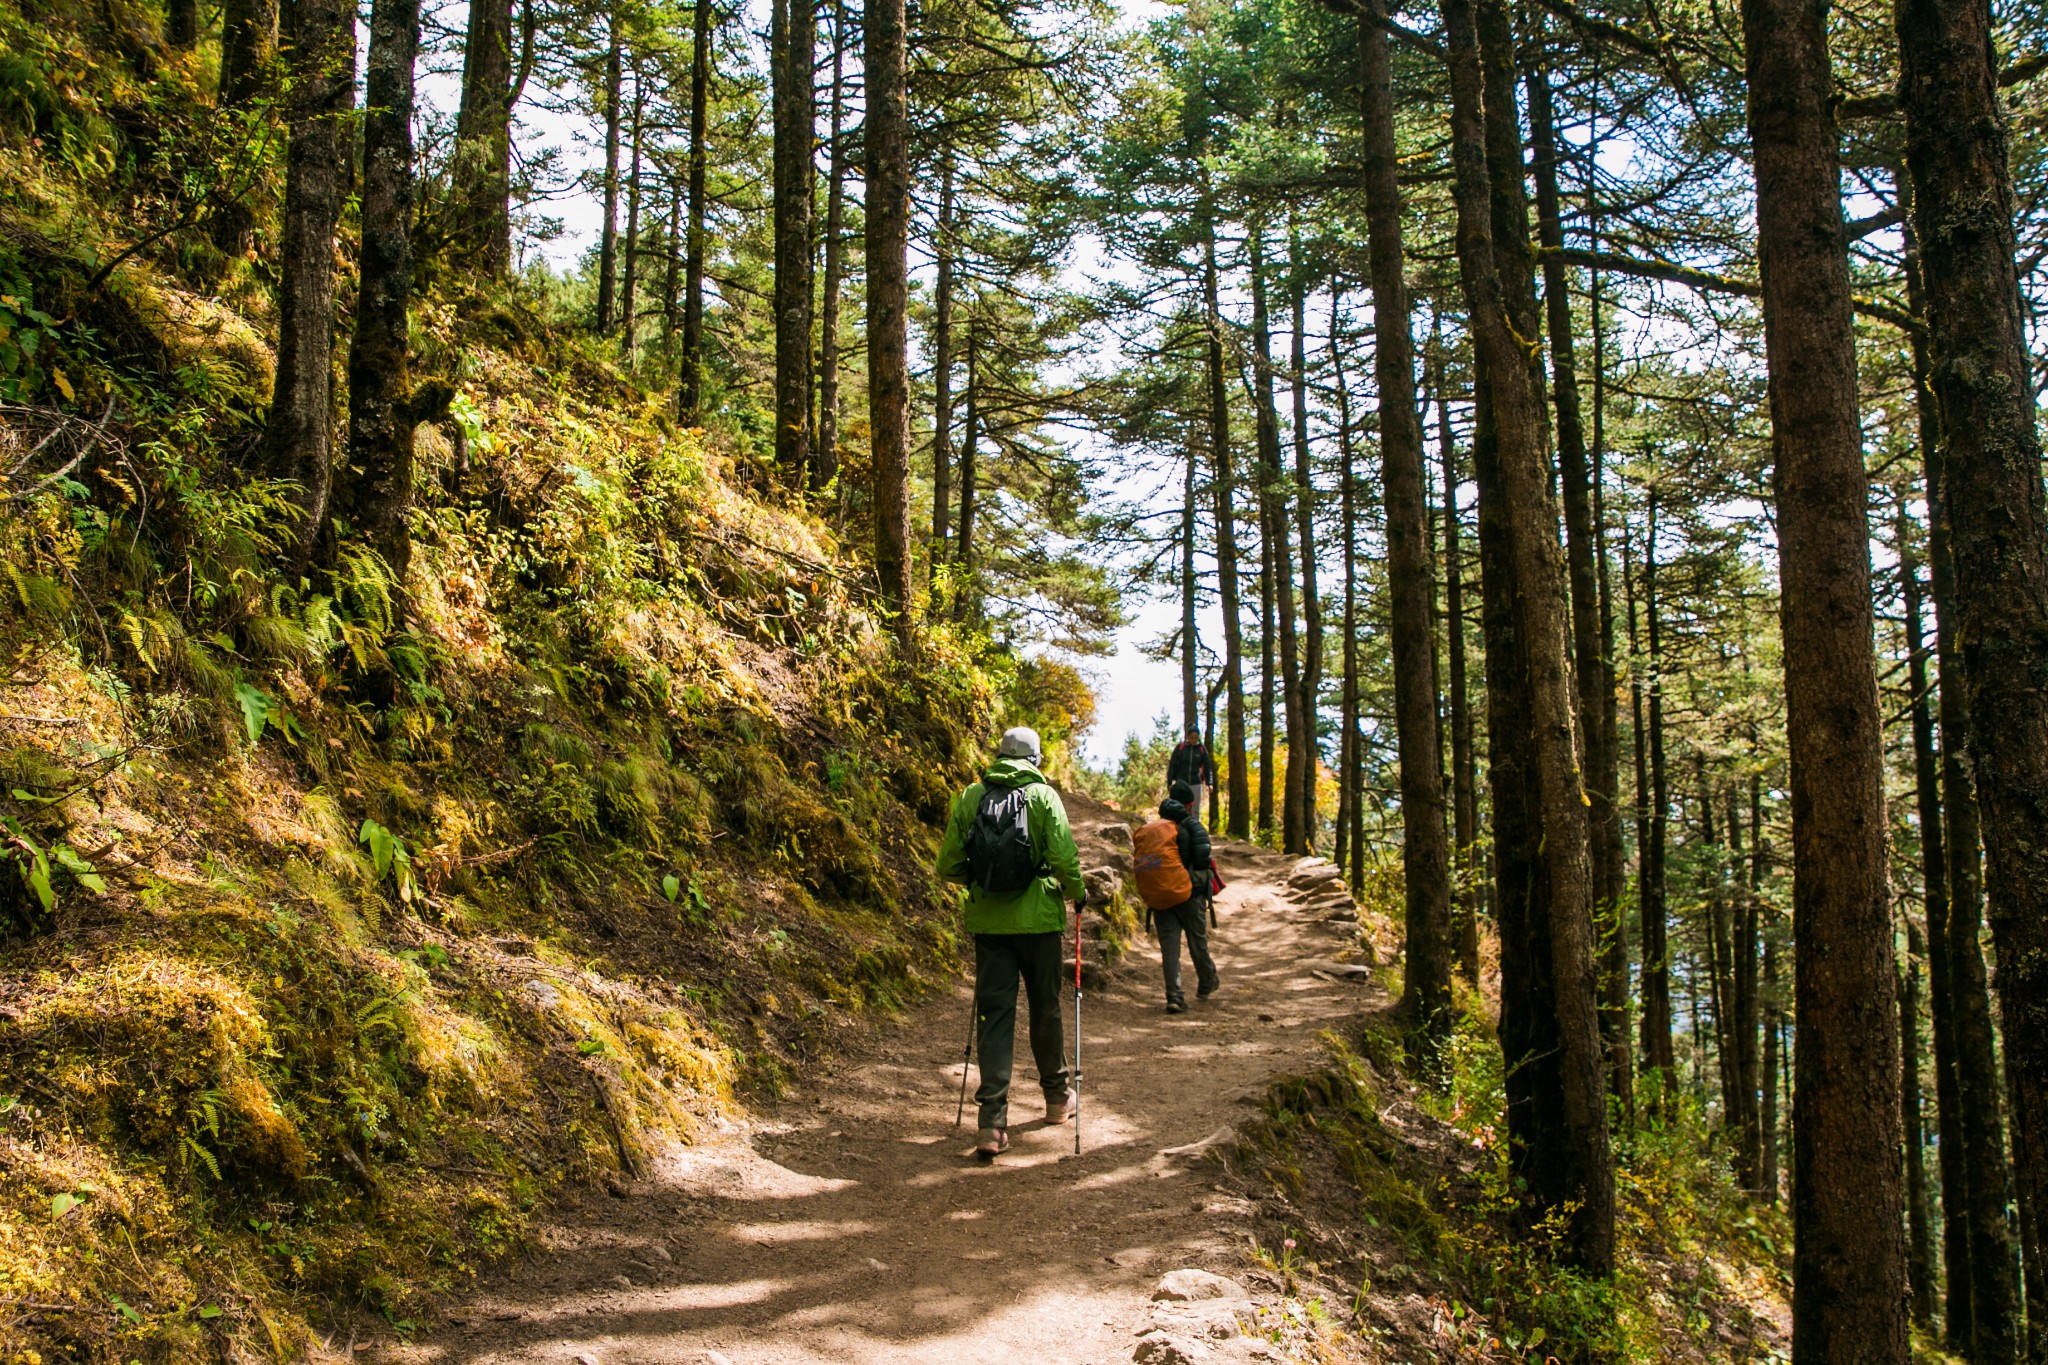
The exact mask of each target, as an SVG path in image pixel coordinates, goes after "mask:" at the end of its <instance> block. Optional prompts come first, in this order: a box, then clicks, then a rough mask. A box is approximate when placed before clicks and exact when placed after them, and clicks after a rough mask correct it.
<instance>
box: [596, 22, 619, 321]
mask: <svg viewBox="0 0 2048 1365" xmlns="http://www.w3.org/2000/svg"><path fill="white" fill-rule="evenodd" d="M606 20H607V27H608V29H609V31H610V32H609V37H608V39H607V41H606V46H605V57H604V184H603V186H602V189H603V194H604V225H603V226H602V227H601V228H600V229H599V230H598V239H597V332H598V335H599V336H610V335H611V334H612V328H613V326H614V325H616V323H617V320H618V291H617V281H618V277H619V93H620V82H621V80H622V73H623V63H622V61H621V55H622V53H623V51H624V35H622V34H621V33H620V32H619V15H618V11H617V9H616V8H614V9H613V10H612V12H611V13H610V14H609V15H607V16H606Z"/></svg>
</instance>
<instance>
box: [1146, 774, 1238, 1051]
mask: <svg viewBox="0 0 2048 1365" xmlns="http://www.w3.org/2000/svg"><path fill="white" fill-rule="evenodd" d="M1171 790H1172V795H1170V796H1168V797H1167V798H1166V799H1165V800H1164V801H1162V802H1160V803H1159V818H1160V819H1162V820H1171V821H1173V822H1174V823H1175V824H1176V825H1178V826H1179V827H1180V828H1179V830H1178V832H1177V833H1176V834H1175V838H1174V842H1175V845H1176V847H1177V848H1178V850H1179V853H1180V865H1181V866H1182V867H1184V868H1186V869H1187V870H1188V880H1189V881H1190V882H1192V883H1193V884H1194V894H1193V895H1191V896H1189V897H1188V898H1187V900H1185V901H1183V902H1182V903H1181V904H1179V905H1176V906H1174V907H1173V908H1172V909H1170V910H1155V911H1153V912H1152V920H1153V923H1154V924H1156V925H1157V926H1158V928H1159V965H1160V967H1161V969H1162V970H1163V971H1164V972H1165V973H1166V1012H1167V1013H1168V1014H1184V1013H1186V1012H1187V1008H1188V998H1187V996H1185V995H1183V994H1182V993H1181V988H1180V940H1181V936H1182V935H1183V934H1185V935H1186V936H1187V940H1188V956H1189V957H1192V958H1193V959H1194V960H1195V981H1196V990H1195V994H1196V996H1197V997H1198V998H1202V999H1207V998H1208V997H1209V996H1211V995H1214V994H1215V993H1216V988H1217V987H1218V986H1220V985H1221V984H1222V982H1221V981H1219V980H1218V979H1217V976H1216V963H1215V962H1214V961H1213V960H1211V958H1210V957H1209V886H1210V883H1211V882H1212V881H1213V880H1214V875H1215V874H1214V870H1213V865H1212V864H1211V862H1210V850H1209V831H1208V828H1207V827H1206V826H1204V825H1203V824H1202V822H1201V821H1200V820H1198V819H1196V818H1195V815H1194V812H1193V811H1192V810H1191V809H1190V808H1189V802H1190V801H1191V800H1192V799H1193V797H1194V791H1193V789H1192V788H1191V787H1189V785H1188V784H1187V783H1185V782H1176V783H1174V784H1173V787H1172V789H1171Z"/></svg>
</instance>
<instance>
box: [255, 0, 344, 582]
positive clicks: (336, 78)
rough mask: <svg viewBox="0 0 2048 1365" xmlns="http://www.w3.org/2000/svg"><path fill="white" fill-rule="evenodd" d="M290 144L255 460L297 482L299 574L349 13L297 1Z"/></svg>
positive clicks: (329, 448) (326, 400)
mask: <svg viewBox="0 0 2048 1365" xmlns="http://www.w3.org/2000/svg"><path fill="white" fill-rule="evenodd" d="M287 17H288V21H289V44H290V48H289V53H288V56H289V61H290V68H291V76H292V87H291V113H290V120H291V140H290V143H289V145H288V147H287V149H286V152H285V182H284V224H283V232H282V240H281V242H280V244H279V261H278V289H277V319H278V338H277V373H276V380H275V385H274V387H273V389H272V391H271V402H270V418H269V422H268V424H267V425H266V427H265V429H264V433H263V448H262V453H261V457H260V458H261V460H262V464H263V467H264V470H265V471H266V472H267V473H268V474H270V476H271V477H273V478H279V479H290V480H292V481H293V482H295V483H297V484H298V486H299V487H298V495H297V502H298V507H299V523H298V525H297V526H296V527H295V528H294V530H293V539H292V545H291V557H292V559H293V561H294V563H295V564H296V565H297V566H299V567H301V568H303V567H305V566H306V565H307V564H309V563H310V562H311V560H312V557H313V551H314V547H315V545H316V544H317V543H318V541H319V539H320V536H321V533H322V532H323V531H324V530H325V529H326V526H327V512H328V508H327V502H328V496H329V492H330V488H331V483H330V481H331V478H332V469H333V464H334V459H333V454H334V231H335V226H336V224H337V223H339V221H340V219H341V206H342V201H343V200H344V199H345V198H346V197H347V195H348V175H349V163H350V157H349V153H348V143H347V140H346V137H345V134H346V133H347V123H348V117H349V115H350V113H351V112H352V111H353V110H354V108H355V92H356V86H355V76H356V26H355V11H354V9H352V8H350V7H349V6H347V5H344V4H342V3H340V0H293V3H292V5H291V7H290V9H289V11H288V12H287Z"/></svg>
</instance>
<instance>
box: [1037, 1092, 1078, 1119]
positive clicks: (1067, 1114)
mask: <svg viewBox="0 0 2048 1365" xmlns="http://www.w3.org/2000/svg"><path fill="white" fill-rule="evenodd" d="M1080 1106H1081V1097H1080V1096H1079V1095H1076V1094H1075V1093H1074V1092H1073V1091H1071V1090H1069V1091H1067V1092H1066V1094H1064V1095H1061V1096H1059V1097H1058V1098H1057V1099H1055V1098H1054V1097H1052V1096H1051V1095H1048V1096H1046V1098H1045V1121H1046V1122H1047V1123H1065V1122H1066V1121H1067V1120H1068V1119H1070V1118H1072V1117H1074V1111H1075V1110H1076V1109H1078V1108H1080Z"/></svg>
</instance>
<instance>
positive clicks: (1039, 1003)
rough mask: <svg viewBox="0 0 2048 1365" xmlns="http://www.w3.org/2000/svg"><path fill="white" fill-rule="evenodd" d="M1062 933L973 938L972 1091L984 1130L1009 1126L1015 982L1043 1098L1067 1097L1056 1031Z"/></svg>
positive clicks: (1062, 1044) (1063, 1053) (1060, 1036)
mask: <svg viewBox="0 0 2048 1365" xmlns="http://www.w3.org/2000/svg"><path fill="white" fill-rule="evenodd" d="M1064 942H1065V936H1064V935H1062V934H976V935H975V936H974V1014H975V1019H976V1027H975V1041H974V1045H975V1047H976V1048H977V1049H979V1050H980V1052H981V1085H980V1087H979V1088H977V1089H976V1090H975V1092H974V1102H975V1104H976V1105H977V1106H978V1108H977V1112H978V1113H979V1115H980V1118H979V1119H978V1120H977V1122H978V1123H979V1125H980V1126H981V1127H983V1128H1007V1127H1009V1126H1010V1069H1011V1067H1012V1066H1013V1065H1014V1064H1015V1062H1016V1056H1017V982H1018V980H1019V979H1020V978H1021V979H1022V980H1023V982H1024V999H1025V1003H1026V1008H1027V1010H1028V1011H1029V1015H1030V1021H1031V1058H1032V1060H1033V1061H1035V1062H1036V1063H1037V1064H1038V1085H1039V1088H1040V1089H1041V1090H1043V1091H1044V1092H1045V1095H1046V1098H1047V1100H1058V1099H1064V1098H1066V1094H1067V1084H1068V1081H1067V1040H1066V1033H1065V1031H1064V1030H1063V1029H1062V1028H1061V1027H1060V982H1061V980H1062V979H1063V975H1064V970H1063V969H1064V968H1065V966H1066V959H1065V957H1064V956H1063V955H1062V953H1061V947H1062V945H1063V944H1064Z"/></svg>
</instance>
